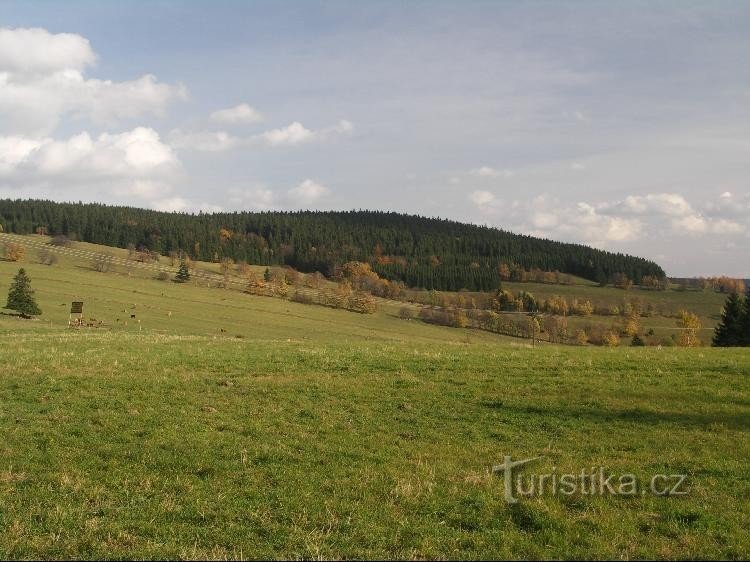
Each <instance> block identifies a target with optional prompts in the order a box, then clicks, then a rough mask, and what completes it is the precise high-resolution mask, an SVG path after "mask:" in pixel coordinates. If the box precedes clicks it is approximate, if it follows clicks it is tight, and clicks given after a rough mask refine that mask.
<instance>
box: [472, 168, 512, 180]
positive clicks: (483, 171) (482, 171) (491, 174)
mask: <svg viewBox="0 0 750 562" xmlns="http://www.w3.org/2000/svg"><path fill="white" fill-rule="evenodd" d="M469 174H471V175H472V176H477V177H480V178H497V177H504V178H510V177H512V176H513V172H512V171H510V170H496V169H495V168H492V167H491V166H481V167H479V168H474V169H473V170H470V171H469Z"/></svg>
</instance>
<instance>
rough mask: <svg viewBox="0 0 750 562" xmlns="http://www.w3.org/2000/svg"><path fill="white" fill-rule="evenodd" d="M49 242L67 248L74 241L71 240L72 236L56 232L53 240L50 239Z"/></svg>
mask: <svg viewBox="0 0 750 562" xmlns="http://www.w3.org/2000/svg"><path fill="white" fill-rule="evenodd" d="M49 243H50V244H52V245H53V246H59V247H63V248H65V247H68V246H70V245H71V244H72V243H73V242H72V241H71V240H70V238H68V237H67V236H65V235H64V234H56V235H55V236H53V237H52V240H50V241H49Z"/></svg>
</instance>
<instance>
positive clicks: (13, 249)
mask: <svg viewBox="0 0 750 562" xmlns="http://www.w3.org/2000/svg"><path fill="white" fill-rule="evenodd" d="M25 257H26V247H25V246H21V245H20V244H7V245H6V246H5V259H7V260H8V261H23V259H24V258H25Z"/></svg>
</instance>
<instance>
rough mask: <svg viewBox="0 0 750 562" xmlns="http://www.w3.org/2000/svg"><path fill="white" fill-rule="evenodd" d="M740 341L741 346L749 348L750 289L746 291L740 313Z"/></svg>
mask: <svg viewBox="0 0 750 562" xmlns="http://www.w3.org/2000/svg"><path fill="white" fill-rule="evenodd" d="M740 333H741V336H740V339H741V345H744V346H750V287H748V289H747V294H746V295H745V306H744V307H743V311H742V319H741V321H740Z"/></svg>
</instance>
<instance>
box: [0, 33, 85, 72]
mask: <svg viewBox="0 0 750 562" xmlns="http://www.w3.org/2000/svg"><path fill="white" fill-rule="evenodd" d="M95 61H96V55H95V54H94V51H93V50H92V49H91V45H90V44H89V42H88V40H87V39H85V38H83V37H81V36H80V35H75V34H73V33H58V34H52V33H50V32H49V31H47V30H46V29H40V28H31V29H22V28H19V29H8V28H0V72H14V73H15V72H19V73H50V72H54V71H56V70H67V69H71V70H82V69H83V68H85V67H86V66H90V65H92V64H94V62H95Z"/></svg>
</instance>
